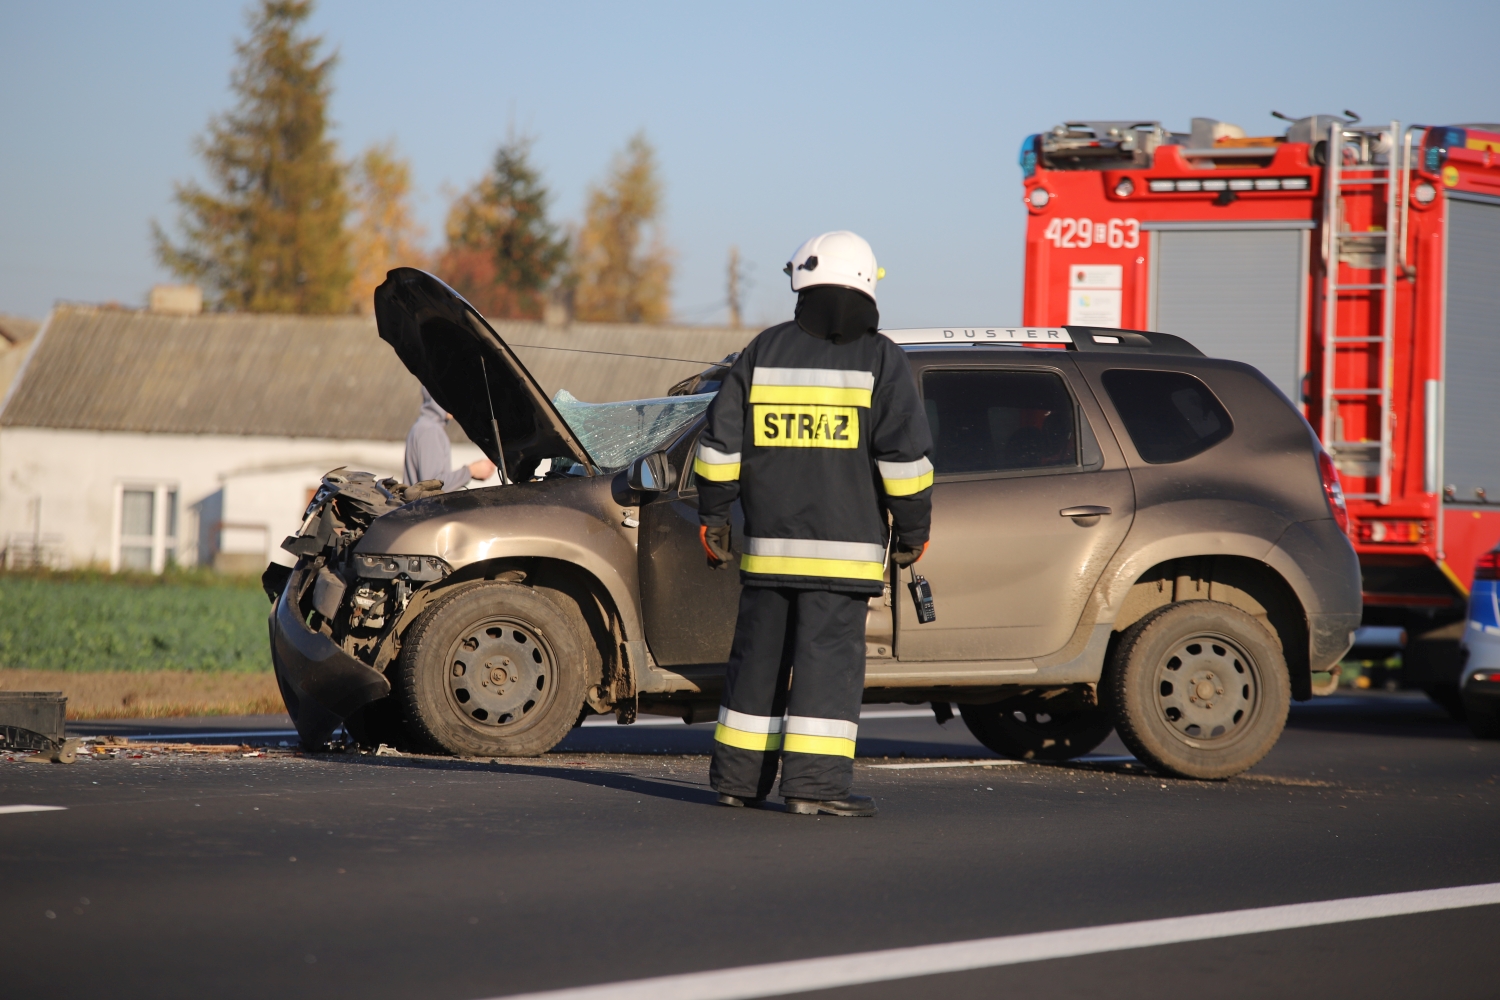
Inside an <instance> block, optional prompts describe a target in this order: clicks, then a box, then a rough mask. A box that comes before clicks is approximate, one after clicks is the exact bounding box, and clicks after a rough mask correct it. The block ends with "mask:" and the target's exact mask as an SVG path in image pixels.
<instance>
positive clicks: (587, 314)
mask: <svg viewBox="0 0 1500 1000" xmlns="http://www.w3.org/2000/svg"><path fill="white" fill-rule="evenodd" d="M661 202H662V197H661V181H660V179H659V178H658V177H657V169H656V154H655V152H654V151H653V150H652V148H651V144H650V143H649V142H647V141H646V136H645V134H644V133H637V134H636V135H635V136H634V137H632V138H631V140H630V142H629V143H627V144H626V146H625V149H624V150H623V151H622V152H621V153H620V154H619V155H617V156H616V157H615V161H614V163H613V164H612V165H611V167H610V171H609V176H608V177H607V178H606V179H605V181H604V184H603V185H602V186H600V187H595V188H592V189H591V190H590V191H589V197H588V207H587V210H586V212H585V215H584V221H583V228H582V229H581V230H579V233H578V245H577V249H576V251H575V254H574V260H573V267H574V272H575V274H574V278H575V280H576V282H577V291H576V293H575V298H574V304H575V310H576V313H577V316H578V318H579V319H583V320H596V321H600V322H617V323H618V322H625V323H661V322H664V321H665V320H666V319H667V318H668V317H669V316H670V315H671V295H672V293H671V285H672V253H671V251H670V250H669V249H668V248H667V247H666V245H665V244H664V243H663V241H662V234H661V224H660V221H659V220H660V217H661Z"/></svg>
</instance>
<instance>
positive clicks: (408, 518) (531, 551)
mask: <svg viewBox="0 0 1500 1000" xmlns="http://www.w3.org/2000/svg"><path fill="white" fill-rule="evenodd" d="M622 483H623V476H615V477H607V476H596V477H594V478H592V479H572V478H568V479H552V480H546V481H543V482H537V483H519V484H514V485H510V486H493V487H489V488H487V489H480V490H463V491H458V492H455V493H445V494H443V495H441V496H436V497H429V498H428V499H426V500H419V501H417V502H416V503H412V504H407V505H406V506H405V507H402V508H400V509H398V510H395V511H392V512H391V513H389V514H386V515H384V516H383V517H379V518H376V519H375V522H374V523H373V524H371V525H370V528H369V530H368V531H366V532H365V535H364V537H363V538H361V539H360V540H359V542H358V543H357V544H356V545H355V550H356V551H358V552H368V553H372V554H375V553H390V554H397V555H431V556H437V557H438V558H439V559H442V560H444V561H445V562H447V563H448V565H449V566H451V567H452V568H453V569H454V570H455V571H458V570H462V569H463V568H464V567H466V566H470V565H472V564H474V563H477V562H483V561H488V560H495V559H525V558H543V559H557V560H561V561H564V562H569V563H572V564H573V565H575V566H577V567H579V568H580V569H582V570H584V571H585V572H588V573H590V574H591V575H593V577H594V578H595V579H597V580H598V581H599V582H600V584H601V585H603V587H604V588H605V589H606V590H607V591H608V592H609V595H610V597H611V598H612V600H613V601H614V604H615V609H616V610H617V611H618V613H619V615H620V624H621V627H622V629H623V630H624V633H625V638H626V639H629V640H640V639H641V638H643V635H644V633H643V629H642V624H641V615H640V603H639V601H638V599H637V594H638V593H639V585H638V580H637V572H636V530H637V529H635V528H632V527H628V526H626V525H625V524H624V521H625V519H626V511H627V510H630V509H632V508H631V507H630V506H629V505H628V504H626V503H621V502H620V501H621V500H622V499H623V500H627V501H633V499H634V498H633V496H632V495H630V494H629V493H628V490H625V489H624V488H623V486H622Z"/></svg>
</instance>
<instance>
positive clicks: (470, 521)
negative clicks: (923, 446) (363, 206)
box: [267, 268, 1360, 778]
mask: <svg viewBox="0 0 1500 1000" xmlns="http://www.w3.org/2000/svg"><path fill="white" fill-rule="evenodd" d="M375 306H376V317H377V320H378V324H379V330H380V336H381V338H382V339H384V340H385V341H387V342H388V343H389V344H390V345H391V347H392V348H394V349H395V351H396V353H397V355H398V356H399V357H400V358H401V360H402V362H403V363H405V365H406V366H407V368H408V369H410V370H411V372H412V374H413V375H415V376H416V377H417V378H418V379H419V380H420V381H421V382H422V384H423V385H425V386H426V387H427V388H428V390H429V391H430V392H431V393H432V395H433V397H434V398H435V399H437V401H438V402H439V403H440V404H441V405H442V406H443V407H444V408H445V409H447V410H448V411H449V412H451V413H452V414H453V415H454V418H455V419H456V420H457V421H458V422H459V424H460V425H461V426H462V427H463V429H464V431H465V432H466V433H467V434H468V435H469V438H470V439H471V440H472V441H474V443H475V444H477V445H478V446H479V447H480V448H481V449H482V450H483V451H484V453H485V454H486V455H487V456H489V457H490V459H491V460H492V461H494V462H495V463H496V464H497V465H498V466H499V467H500V468H501V470H502V475H501V480H500V481H501V484H502V485H498V486H492V487H488V488H484V489H475V490H470V491H464V492H456V493H441V494H434V493H433V490H434V489H435V487H434V484H416V485H401V484H397V483H395V482H394V481H390V480H386V481H380V482H377V481H376V480H375V479H374V477H372V476H370V475H369V474H365V473H348V472H345V471H343V470H339V471H338V472H336V473H330V474H329V475H328V477H326V478H325V480H324V483H323V486H322V488H321V489H320V490H318V492H317V494H316V495H315V496H314V498H313V500H312V503H311V504H310V505H309V507H308V510H307V514H306V517H305V518H304V521H303V524H302V527H301V529H300V531H299V533H298V534H297V535H295V536H293V537H292V538H289V539H288V540H287V542H286V543H285V547H286V548H287V549H288V550H290V551H291V552H293V553H294V554H296V555H297V556H298V559H297V564H296V566H295V567H294V568H293V569H291V570H290V572H289V573H287V572H286V571H284V570H283V571H282V572H281V573H280V574H278V573H277V572H276V570H278V569H279V567H273V568H272V570H270V571H268V573H267V589H268V591H269V592H270V593H271V594H272V597H273V600H274V601H275V605H274V608H273V611H272V615H271V645H272V654H273V659H274V662H275V668H276V677H277V680H278V682H279V684H280V687H281V690H282V693H283V695H284V697H285V699H286V704H287V710H288V711H289V712H290V714H291V716H292V718H293V719H294V720H295V722H296V725H297V729H298V732H299V733H300V734H301V737H302V741H303V743H304V745H306V746H309V747H317V746H321V745H324V744H325V743H326V742H327V741H328V740H329V739H330V738H331V737H332V736H333V734H334V733H335V731H336V730H337V728H338V727H339V725H340V724H341V723H342V724H343V725H344V726H345V727H346V731H347V732H348V733H349V734H350V736H352V738H353V739H355V740H356V741H358V742H359V743H361V744H363V745H373V744H376V743H380V742H387V743H392V744H396V745H405V746H410V747H413V748H417V749H424V750H429V751H436V752H446V753H452V754H458V755H466V756H468V755H476V756H505V755H534V754H539V753H543V752H545V751H546V750H548V749H549V748H551V747H552V746H554V745H555V744H556V743H557V742H558V741H560V740H561V739H562V738H563V737H564V736H566V735H567V733H568V731H569V730H570V729H571V728H572V727H574V726H575V725H577V724H578V723H579V722H581V721H582V719H583V718H584V717H585V716H587V715H588V714H590V713H599V714H604V713H614V714H615V715H616V716H617V717H618V719H619V721H620V722H622V723H630V722H632V721H634V720H635V718H636V716H637V713H639V712H651V713H659V714H671V715H676V716H680V717H681V718H682V719H684V720H685V721H687V722H700V721H707V720H711V719H713V718H715V717H716V715H717V712H718V698H719V693H720V690H721V684H722V678H723V675H724V669H725V667H724V665H725V661H726V659H727V658H728V654H729V646H730V640H731V637H732V636H733V632H734V620H735V612H736V607H737V602H738V596H739V581H738V574H736V573H722V572H714V571H713V570H711V569H709V568H708V566H707V565H706V562H705V559H704V556H703V551H702V548H701V547H700V545H699V541H698V519H697V499H696V484H695V482H694V477H693V473H692V471H691V460H690V456H691V454H692V450H693V447H694V444H695V441H696V438H697V435H698V433H699V431H700V430H701V428H702V424H703V421H702V419H701V418H702V414H703V411H704V410H705V409H706V408H707V406H708V403H709V402H710V401H711V399H712V390H713V389H714V388H716V383H717V378H716V376H715V373H714V371H713V370H712V369H711V370H710V371H709V372H705V373H704V375H703V376H700V377H698V378H697V379H693V380H689V382H688V383H686V384H684V385H682V386H679V387H677V388H676V390H675V391H677V392H687V393H688V394H686V395H674V396H669V397H664V398H662V399H657V400H644V401H637V402H632V403H619V404H597V405H595V404H584V403H578V402H577V401H574V400H572V399H571V397H565V395H564V394H559V399H558V401H557V402H556V404H554V402H552V401H549V400H548V399H547V397H546V395H545V394H544V393H543V392H542V390H541V388H540V387H539V386H538V385H537V384H536V382H535V381H534V380H533V379H532V378H531V376H530V375H529V374H528V373H527V371H526V369H525V367H524V366H523V365H522V364H521V363H520V361H519V360H518V359H517V357H516V356H515V354H514V353H513V352H512V351H511V350H510V349H509V348H508V347H507V346H506V344H505V343H504V342H503V341H502V340H501V339H500V337H499V336H498V335H496V333H495V332H494V330H493V329H491V328H490V326H489V325H488V324H487V323H485V321H484V320H483V319H482V318H481V317H480V316H479V314H478V313H477V312H476V311H475V310H474V309H473V308H472V307H471V306H469V304H468V303H467V302H465V301H464V300H463V299H462V298H461V297H460V296H459V295H458V294H457V293H455V292H454V291H452V290H451V289H449V288H448V287H447V286H446V285H444V284H443V283H442V282H441V281H439V280H438V279H436V278H434V277H432V276H431V275H428V274H425V273H423V272H421V271H417V270H413V269H408V268H403V269H398V270H395V271H392V272H391V273H390V275H389V277H388V278H387V280H386V282H385V283H384V284H383V285H382V286H381V287H380V288H379V290H378V291H377V292H376V296H375ZM885 335H886V336H889V337H891V338H892V339H893V340H895V341H896V342H897V343H899V344H901V345H903V347H904V348H905V350H906V353H907V357H908V358H909V360H910V363H911V365H912V371H913V374H914V376H915V378H916V381H917V383H918V385H919V387H920V389H921V392H922V397H923V400H924V404H925V406H926V409H927V415H928V420H929V422H930V423H931V425H932V431H933V439H934V442H935V444H934V449H933V454H932V462H933V465H934V467H935V470H936V479H935V486H934V492H933V525H932V546H931V549H930V551H929V553H928V555H927V556H926V558H924V559H923V560H922V563H921V570H922V572H923V575H924V576H925V577H926V580H927V582H928V583H929V585H930V587H931V589H932V592H933V594H934V596H935V606H936V620H935V621H931V622H928V623H923V622H922V621H921V620H920V619H919V617H918V613H917V608H916V606H915V604H914V601H913V595H912V593H911V592H910V590H909V589H908V588H909V583H908V575H907V574H903V575H902V576H901V577H900V578H897V577H894V576H893V577H891V578H890V580H891V583H893V584H894V585H893V586H888V587H887V589H886V593H885V596H884V597H883V598H873V599H871V601H870V609H869V618H868V628H867V661H866V662H867V668H866V670H867V672H866V681H865V683H866V690H865V700H866V701H867V702H907V703H924V702H932V703H933V704H934V707H935V711H937V712H938V713H939V714H940V715H946V714H947V713H948V712H949V711H950V709H949V706H950V705H952V704H957V705H958V707H959V711H960V713H961V714H962V717H963V720H964V722H965V723H966V724H967V725H968V727H969V728H970V730H971V731H972V732H973V733H974V735H975V736H976V737H977V738H978V739H979V740H980V741H981V742H983V743H984V744H985V745H986V746H988V747H990V748H991V749H993V750H995V751H996V752H998V753H1001V754H1004V755H1007V756H1012V757H1017V758H1032V759H1049V760H1059V759H1067V758H1071V757H1075V756H1078V755H1081V754H1084V753H1087V752H1088V751H1089V750H1092V749H1093V748H1094V747H1096V746H1097V745H1098V744H1099V743H1100V742H1102V741H1103V740H1104V739H1105V737H1106V736H1108V735H1109V733H1110V731H1111V730H1112V729H1118V730H1119V732H1120V735H1121V737H1122V738H1123V739H1124V740H1125V742H1126V743H1127V745H1129V747H1130V748H1131V750H1132V751H1134V752H1135V754H1136V755H1137V756H1138V757H1140V758H1141V759H1142V760H1144V761H1147V762H1149V763H1150V764H1152V765H1153V766H1155V767H1157V768H1160V769H1161V770H1163V771H1165V772H1169V773H1174V774H1179V775H1183V776H1189V777H1201V778H1216V777H1226V776H1228V775H1231V774H1235V773H1238V772H1239V771H1242V770H1244V769H1245V768H1247V767H1250V766H1251V765H1253V764H1254V763H1255V762H1256V761H1258V760H1259V759H1260V758H1261V757H1263V756H1264V755H1265V754H1266V752H1267V751H1269V749H1270V748H1271V746H1272V745H1273V744H1274V743H1275V741H1276V739H1277V738H1278V736H1279V735H1280V732H1281V729H1282V726H1283V724H1284V723H1285V719H1286V714H1287V709H1288V702H1289V700H1290V699H1293V698H1295V699H1299V700H1301V699H1306V698H1308V697H1310V696H1311V695H1312V694H1313V693H1314V688H1315V678H1314V675H1315V674H1320V673H1321V674H1323V675H1324V676H1325V680H1324V682H1323V683H1324V686H1326V687H1327V688H1329V689H1331V686H1332V685H1331V683H1330V682H1329V681H1328V680H1327V678H1328V676H1329V672H1330V671H1336V670H1337V664H1338V661H1339V660H1340V658H1341V657H1342V655H1343V653H1344V652H1345V651H1346V650H1347V649H1348V648H1349V645H1350V643H1351V641H1352V633H1353V629H1354V628H1355V627H1356V626H1357V625H1358V623H1359V617H1360V578H1359V569H1358V565H1357V563H1356V560H1355V555H1354V551H1353V548H1352V546H1351V545H1350V544H1349V541H1348V538H1347V537H1346V535H1345V532H1344V527H1343V519H1344V518H1345V514H1344V512H1343V501H1342V497H1341V495H1340V494H1339V492H1338V485H1337V480H1336V478H1334V475H1333V470H1332V464H1331V463H1330V462H1329V461H1327V459H1326V456H1325V455H1324V454H1323V452H1322V450H1321V448H1320V446H1319V445H1318V443H1317V441H1316V439H1315V437H1314V436H1313V432H1312V430H1311V428H1310V427H1309V426H1308V425H1307V423H1306V421H1305V420H1304V419H1303V418H1302V416H1301V415H1300V414H1299V413H1298V412H1297V411H1296V410H1295V409H1294V408H1293V407H1292V405H1291V404H1290V403H1289V402H1288V401H1287V400H1286V398H1285V397H1284V396H1283V395H1282V394H1281V393H1280V392H1279V391H1278V390H1277V389H1276V388H1275V387H1274V386H1272V385H1271V383H1270V382H1268V381H1267V380H1266V379H1265V378H1264V377H1263V376H1262V375H1261V374H1260V373H1259V372H1257V371H1256V370H1255V369H1253V368H1251V367H1249V366H1247V365H1243V364H1240V363H1237V362H1232V361H1221V360H1214V359H1209V358H1205V357H1203V356H1202V355H1201V354H1200V353H1199V352H1198V351H1196V350H1195V349H1194V348H1193V347H1192V346H1191V345H1189V344H1187V343H1186V342H1184V341H1182V340H1179V339H1178V338H1175V337H1171V336H1167V335H1164V334H1156V333H1140V332H1134V331H1122V330H1102V329H1094V328H1087V327H1066V328H1048V329H1040V328H1027V329H979V330H955V329H949V330H940V329H939V330H908V331H891V332H887V333H886V334H885ZM429 494H431V495H429ZM740 528H741V525H740V524H739V523H738V521H736V523H735V525H734V536H735V540H736V542H738V540H739V538H740V537H741V535H740Z"/></svg>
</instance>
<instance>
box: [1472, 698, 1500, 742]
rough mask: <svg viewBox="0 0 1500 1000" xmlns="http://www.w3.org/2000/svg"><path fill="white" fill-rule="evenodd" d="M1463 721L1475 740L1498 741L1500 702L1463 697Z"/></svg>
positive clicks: (1492, 699) (1499, 733)
mask: <svg viewBox="0 0 1500 1000" xmlns="http://www.w3.org/2000/svg"><path fill="white" fill-rule="evenodd" d="M1464 721H1465V722H1467V723H1468V724H1469V732H1471V733H1473V734H1474V736H1475V738H1476V739H1481V740H1500V702H1497V701H1496V699H1494V698H1476V697H1474V696H1472V695H1466V696H1464Z"/></svg>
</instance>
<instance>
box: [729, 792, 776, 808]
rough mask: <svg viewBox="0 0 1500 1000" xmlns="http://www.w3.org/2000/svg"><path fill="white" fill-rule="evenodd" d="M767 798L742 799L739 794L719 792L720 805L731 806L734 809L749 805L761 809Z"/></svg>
mask: <svg viewBox="0 0 1500 1000" xmlns="http://www.w3.org/2000/svg"><path fill="white" fill-rule="evenodd" d="M765 801H766V800H765V799H742V798H740V797H739V796H738V795H728V794H726V793H724V792H720V793H719V805H721V806H729V807H730V808H732V809H743V808H745V807H746V806H749V807H750V808H751V809H759V808H760V807H761V805H762V804H764V803H765Z"/></svg>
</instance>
